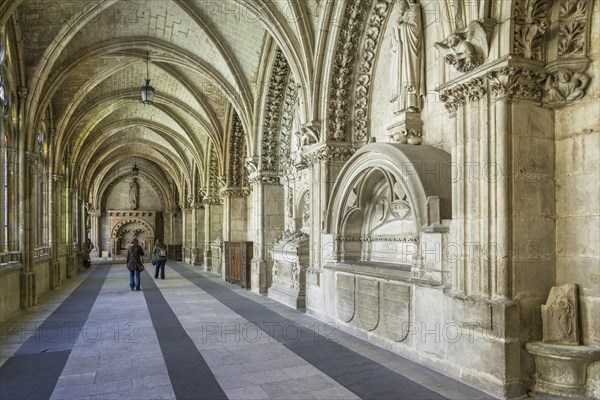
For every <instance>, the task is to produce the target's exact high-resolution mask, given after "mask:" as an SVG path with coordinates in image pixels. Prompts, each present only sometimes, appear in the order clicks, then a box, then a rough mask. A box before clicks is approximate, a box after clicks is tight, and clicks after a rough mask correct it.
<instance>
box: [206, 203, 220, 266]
mask: <svg viewBox="0 0 600 400" xmlns="http://www.w3.org/2000/svg"><path fill="white" fill-rule="evenodd" d="M203 203H204V270H205V271H212V262H211V258H212V251H211V246H210V243H211V242H212V241H213V240H215V239H217V238H218V237H221V235H222V234H223V199H221V198H218V197H207V198H205V199H204V200H203Z"/></svg>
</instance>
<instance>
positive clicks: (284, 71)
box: [261, 49, 290, 172]
mask: <svg viewBox="0 0 600 400" xmlns="http://www.w3.org/2000/svg"><path fill="white" fill-rule="evenodd" d="M289 75H290V67H289V64H288V62H287V60H286V59H285V56H284V55H283V52H282V51H281V50H280V49H277V51H276V52H275V62H274V63H273V71H272V72H271V80H270V82H269V90H268V94H267V100H266V103H265V115H264V126H263V133H262V165H261V168H262V170H264V171H275V172H276V171H277V170H278V168H279V166H278V154H277V153H278V150H279V144H278V140H279V132H280V127H281V117H282V111H281V110H282V106H283V104H284V95H285V93H286V86H287V81H288V77H289Z"/></svg>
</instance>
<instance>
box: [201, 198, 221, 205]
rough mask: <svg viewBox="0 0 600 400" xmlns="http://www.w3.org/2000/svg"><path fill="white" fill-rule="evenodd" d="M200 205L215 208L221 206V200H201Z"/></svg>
mask: <svg viewBox="0 0 600 400" xmlns="http://www.w3.org/2000/svg"><path fill="white" fill-rule="evenodd" d="M202 203H203V204H204V205H209V206H216V205H220V204H223V199H222V198H220V197H207V198H205V199H203V200H202Z"/></svg>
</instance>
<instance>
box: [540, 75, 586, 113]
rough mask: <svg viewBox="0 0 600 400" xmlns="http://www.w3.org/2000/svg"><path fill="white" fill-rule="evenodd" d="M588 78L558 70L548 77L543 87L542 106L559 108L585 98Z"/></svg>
mask: <svg viewBox="0 0 600 400" xmlns="http://www.w3.org/2000/svg"><path fill="white" fill-rule="evenodd" d="M589 81H590V78H589V77H588V76H587V75H586V74H583V73H579V72H573V71H570V70H559V71H557V72H555V73H554V74H550V75H548V77H547V79H546V84H545V86H544V96H543V97H542V100H543V102H544V104H547V105H549V106H560V105H563V104H565V103H569V102H572V101H575V100H579V99H581V98H583V96H585V92H586V89H587V86H588V84H589Z"/></svg>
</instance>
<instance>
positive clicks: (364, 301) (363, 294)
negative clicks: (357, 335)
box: [356, 277, 379, 331]
mask: <svg viewBox="0 0 600 400" xmlns="http://www.w3.org/2000/svg"><path fill="white" fill-rule="evenodd" d="M356 316H357V317H358V322H359V324H360V326H361V328H363V329H365V330H367V331H373V330H375V328H377V326H378V325H379V281H376V280H372V279H365V278H361V277H357V278H356Z"/></svg>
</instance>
